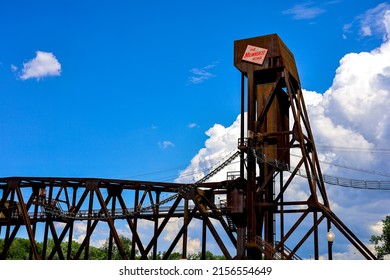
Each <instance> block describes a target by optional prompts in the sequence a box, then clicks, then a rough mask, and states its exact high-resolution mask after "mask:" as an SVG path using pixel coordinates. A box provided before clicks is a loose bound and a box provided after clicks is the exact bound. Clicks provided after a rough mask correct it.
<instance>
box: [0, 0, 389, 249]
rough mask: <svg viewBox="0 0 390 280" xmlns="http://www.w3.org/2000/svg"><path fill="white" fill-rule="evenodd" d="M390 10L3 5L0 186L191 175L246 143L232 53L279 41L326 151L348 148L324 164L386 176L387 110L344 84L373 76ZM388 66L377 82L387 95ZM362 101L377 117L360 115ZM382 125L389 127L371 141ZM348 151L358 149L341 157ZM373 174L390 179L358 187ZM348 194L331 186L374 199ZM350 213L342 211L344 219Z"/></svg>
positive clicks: (311, 5) (334, 5)
mask: <svg viewBox="0 0 390 280" xmlns="http://www.w3.org/2000/svg"><path fill="white" fill-rule="evenodd" d="M388 9H389V10H390V5H389V4H388V3H387V2H384V1H374V0H369V1H368V0H367V1H365V0H363V1H352V0H339V1H337V0H336V1H302V2H300V1H295V2H292V1H251V2H250V3H249V2H246V1H203V0H200V1H194V2H190V1H188V2H185V3H184V2H183V1H154V0H152V1H98V0H94V1H40V0H37V1H18V0H15V1H2V2H1V3H0V26H1V28H0V39H1V44H0V116H1V117H0V133H1V137H0V162H1V164H0V167H1V168H0V177H7V176H42V177H43V176H53V177H102V178H118V179H135V180H150V181H174V180H175V179H177V178H178V177H179V175H180V172H182V173H183V170H187V171H188V172H190V174H191V170H192V171H194V170H195V167H194V164H195V165H196V162H195V161H194V159H197V160H198V163H199V162H201V161H202V159H199V157H202V156H203V157H204V158H205V157H207V156H209V155H214V157H213V160H211V163H209V164H214V163H216V162H218V160H219V159H220V158H222V157H223V156H225V155H226V152H227V151H228V150H229V149H228V147H226V149H224V150H223V151H222V150H218V148H216V147H212V148H210V147H209V146H208V145H209V144H210V142H212V141H211V140H212V139H227V138H228V140H226V141H230V142H232V143H236V141H237V140H236V139H237V137H238V136H237V137H235V136H234V137H231V136H230V135H229V132H230V128H232V127H233V126H234V125H233V124H234V122H235V120H236V118H237V116H238V115H239V113H240V104H239V102H240V73H239V71H238V70H237V69H235V68H234V66H233V42H234V40H238V39H244V38H248V37H255V36H261V35H266V34H270V33H277V34H278V35H279V36H280V37H281V38H282V40H283V41H284V42H285V43H286V44H287V46H288V47H289V48H290V50H291V51H292V52H293V53H294V55H295V59H296V62H297V66H298V70H299V75H300V79H301V83H302V87H303V88H304V89H305V90H306V93H307V98H308V102H307V104H308V106H309V107H310V108H309V109H308V110H309V113H310V114H311V115H313V116H314V120H312V122H313V127H314V128H313V130H314V135H315V139H317V140H318V143H319V148H320V147H321V145H322V146H323V147H325V146H327V145H329V143H330V141H333V140H334V139H339V140H340V139H341V140H340V141H339V142H337V141H334V142H332V143H331V144H330V146H332V147H333V149H332V150H326V149H324V150H322V151H320V152H321V155H322V156H323V158H322V159H323V161H324V162H325V163H334V164H336V163H337V164H338V165H343V166H348V167H352V168H355V169H359V170H371V171H372V170H375V172H382V173H384V172H388V170H389V169H388V168H389V164H388V163H386V162H387V161H386V158H388V155H389V154H388V153H389V149H390V133H387V132H388V131H390V130H389V129H388V128H389V127H390V126H388V125H387V124H388V123H389V122H390V121H388V120H389V119H390V116H389V117H387V115H386V113H384V112H387V111H388V110H387V109H388V107H386V106H388V104H387V103H386V102H382V103H380V104H378V106H379V107H380V105H382V107H380V110H379V109H378V110H376V109H375V108H377V107H375V106H374V105H375V102H372V100H373V99H374V100H375V96H374V97H373V96H370V95H369V94H368V95H363V94H361V92H360V88H354V89H353V90H352V91H350V93H349V94H346V93H344V92H345V91H343V89H345V88H346V86H347V84H348V81H349V78H348V77H351V75H350V76H348V75H347V74H348V73H353V70H354V69H355V70H356V69H360V68H361V69H363V68H364V67H365V66H364V65H368V64H367V63H366V62H365V61H364V57H366V56H364V55H360V54H364V53H368V54H370V55H373V54H374V52H375V50H378V49H380V48H381V50H383V52H384V50H385V43H386V42H387V35H388V30H387V29H386V24H384V23H383V21H384V13H385V11H387V10H388ZM382 47H383V48H382ZM355 57H356V58H359V59H360V58H361V60H358V59H356V60H354V58H355ZM386 58H387V56H386ZM342 59H343V60H342ZM353 61H358V62H356V64H353ZM367 61H373V60H372V59H371V60H370V58H368V60H367ZM380 61H381V62H384V60H383V59H382V60H380ZM354 65H355V66H354ZM388 65H389V66H390V60H389V62H388ZM385 66H386V65H385ZM385 66H383V67H382V68H381V69H380V70H378V71H377V72H375V73H374V74H375V75H374V74H373V76H372V77H383V78H381V79H380V81H382V82H383V83H384V84H386V82H387V81H388V79H387V77H388V72H386V71H387V70H388V68H386V67H385ZM373 68H374V66H372V67H371V68H370V69H373ZM345 69H346V70H345ZM386 69H387V70H386ZM344 70H345V71H344ZM347 70H348V71H347ZM382 70H383V71H382ZM385 70H386V71H385ZM367 71H368V70H367ZM381 71H382V72H381ZM352 76H353V75H352ZM366 76H367V75H366ZM354 77H357V78H359V77H361V76H359V75H357V74H356V75H354ZM362 77H365V76H364V75H363V76H362ZM359 79H360V78H359ZM359 79H358V80H359ZM378 79H379V78H378ZM360 80H361V79H360ZM375 81H376V80H375ZM378 81H379V80H378ZM351 84H352V82H351ZM375 85H379V82H378V83H377V84H375ZM387 85H389V84H387ZM372 89H374V84H373V83H372ZM373 92H374V90H373ZM376 92H380V93H381V96H382V97H383V96H385V97H387V96H390V95H389V92H388V91H385V90H384V89H382V88H380V87H379V86H378V90H377V91H376ZM360 95H361V96H362V98H365V99H358V98H357V99H356V103H354V102H348V100H349V101H351V98H352V99H353V98H354V97H356V96H360ZM377 100H381V99H377ZM370 102H371V103H370ZM355 104H357V105H356V106H355ZM362 104H364V105H369V104H373V107H370V111H367V112H366V111H365V110H363V112H364V113H365V114H361V113H358V112H360V111H362V110H361V108H360V107H359V106H360V105H362ZM317 105H318V106H317ZM347 105H350V107H351V108H349V107H348V106H347ZM348 108H349V109H350V110H349V109H348ZM353 108H355V109H356V111H354V110H352V109H353ZM367 108H368V107H367ZM359 110H360V111H359ZM324 112H325V113H324ZM380 118H382V119H380ZM372 122H374V123H375V124H378V125H379V124H380V126H378V127H377V130H375V131H374V129H373V130H370V129H371V128H372V126H370V123H372ZM324 127H327V128H329V129H328V130H326V129H323V128H324ZM381 132H382V133H381ZM222 135H224V136H223V137H222ZM226 135H228V136H229V137H227V136H226ZM340 135H341V136H340ZM370 135H371V136H370ZM331 136H332V138H330V137H331ZM213 137H214V138H213ZM220 137H222V138H220ZM345 139H349V140H350V141H352V140H354V141H355V142H353V143H354V144H356V145H353V143H347V142H348V141H347V142H345ZM343 141H344V142H343ZM216 142H217V143H218V141H216ZM230 142H229V143H230ZM219 143H221V142H219ZM347 144H348V146H352V147H353V148H352V151H351V150H349V151H346V150H345V149H344V150H343V149H342V148H343V147H345V145H347ZM223 145H224V144H222V146H223ZM362 145H363V146H362ZM226 146H229V145H227V144H226ZM229 147H230V148H231V149H234V146H233V147H231V146H229ZM362 147H363V148H364V149H365V150H364V151H366V153H365V152H362V151H361V150H358V148H362ZM207 149H208V150H207ZM211 150H212V151H211ZM202 151H203V152H202ZM379 151H382V152H381V153H380V152H379ZM368 152H369V153H370V154H369V155H367V154H368ZM359 156H360V157H359ZM204 158H203V160H204ZM374 158H375V160H374ZM209 161H210V160H209ZM384 162H385V163H384ZM198 165H200V164H198ZM198 167H199V166H198ZM324 168H325V170H326V171H328V172H329V173H333V174H335V175H339V174H343V175H345V174H348V172H349V171H350V169H349V171H345V170H343V171H341V170H340V169H338V168H336V165H329V164H328V165H326V166H325V167H324ZM367 174H369V176H370V179H378V180H379V179H380V180H386V178H387V177H385V178H383V177H377V176H373V174H371V173H359V174H357V175H355V174H351V175H350V176H359V177H360V178H366V175H367ZM348 175H349V174H348ZM374 175H375V174H374ZM367 176H368V175H367ZM347 192H350V191H349V190H347V191H344V190H343V193H342V194H341V191H339V190H334V189H332V190H330V197H331V199H332V194H334V197H335V198H340V197H344V196H345V197H349V198H350V197H359V198H362V197H367V195H366V194H363V193H362V194H361V195H356V193H352V194H350V195H347V194H346V193H347ZM379 193H380V194H379ZM379 193H378V192H377V193H376V194H375V195H374V194H373V195H371V194H370V197H371V200H370V201H368V202H367V205H368V206H367V207H368V208H370V209H371V210H372V211H371V212H369V213H368V214H367V216H369V219H368V220H367V225H366V227H365V228H360V226H359V227H358V229H357V230H358V231H359V232H362V235H364V237H365V238H366V239H367V238H369V236H370V234H373V233H374V231H372V230H371V228H372V226H373V225H375V223H377V222H379V221H380V220H381V219H383V218H384V215H386V213H387V214H388V213H389V212H390V211H389V209H388V208H387V209H386V208H385V207H383V208H381V209H378V208H377V207H375V205H374V204H375V203H378V197H381V198H383V199H389V195H388V194H387V193H386V194H384V192H379ZM356 200H357V201H356V203H361V200H358V199H357V198H356ZM386 202H388V200H386ZM349 203H351V199H345V200H342V201H336V199H335V202H334V205H335V208H336V209H341V210H340V212H341V213H345V214H344V215H345V216H346V218H348V217H351V215H350V214H347V213H349V212H348V211H347V210H346V209H344V208H346V207H347V206H346V205H347V204H348V205H349ZM370 203H372V204H370ZM338 207H339V208H338ZM348 209H350V211H355V210H356V209H355V208H353V207H349V208H348ZM367 211H370V210H369V209H367ZM354 213H355V212H354ZM351 222H354V223H355V222H356V220H351ZM347 224H348V223H347ZM344 249H345V248H340V251H341V250H344Z"/></svg>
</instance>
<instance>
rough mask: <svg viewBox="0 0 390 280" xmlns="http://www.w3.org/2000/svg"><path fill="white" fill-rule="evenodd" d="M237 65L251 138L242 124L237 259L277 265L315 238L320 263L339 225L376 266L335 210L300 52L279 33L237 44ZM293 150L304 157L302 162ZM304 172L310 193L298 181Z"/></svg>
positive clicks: (235, 209)
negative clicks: (270, 261) (277, 256)
mask: <svg viewBox="0 0 390 280" xmlns="http://www.w3.org/2000/svg"><path fill="white" fill-rule="evenodd" d="M234 65H235V67H236V68H237V69H238V70H239V71H240V72H241V74H242V78H241V116H243V113H244V111H245V106H244V105H245V104H246V106H247V135H245V131H244V118H241V119H242V120H241V138H240V140H239V149H240V150H241V168H240V169H241V170H240V175H241V176H240V177H241V178H244V177H245V178H246V180H245V183H244V184H241V186H239V187H235V189H233V190H231V191H230V192H228V202H229V203H230V205H229V207H230V208H231V216H232V219H233V220H234V221H235V222H236V225H237V227H238V232H237V244H238V245H237V258H239V259H244V258H248V259H261V258H265V259H272V258H274V256H275V254H276V253H278V254H282V255H283V259H292V258H293V257H294V255H295V254H296V252H297V250H298V249H299V248H300V247H301V246H303V244H304V243H305V242H306V241H307V240H311V238H312V242H310V245H311V244H314V253H313V255H314V258H315V259H319V244H321V241H322V240H323V239H325V241H326V233H327V232H328V231H329V230H331V228H332V226H334V227H335V228H337V229H338V231H339V232H340V233H341V234H342V235H344V236H345V237H346V238H347V239H348V240H349V241H350V242H351V243H352V244H353V245H354V246H355V247H356V249H357V250H358V251H360V252H361V254H362V255H363V256H364V257H365V258H367V259H375V256H374V255H373V254H372V253H371V252H370V250H368V248H366V246H365V245H364V244H363V243H362V242H361V241H360V240H359V239H358V238H357V237H356V236H355V235H354V234H353V233H352V231H351V230H349V229H348V227H347V226H346V225H345V224H344V223H343V222H342V221H341V220H340V219H339V218H338V217H337V216H336V215H335V214H334V213H333V212H332V211H331V209H330V205H329V201H328V197H327V193H326V190H325V184H324V180H323V176H322V173H321V169H320V165H319V161H318V155H317V151H316V146H315V142H314V138H313V134H312V130H311V128H310V122H309V118H308V114H307V111H306V106H305V102H304V98H303V94H302V90H301V85H300V80H299V76H298V71H297V67H296V63H295V59H294V55H293V54H292V52H291V51H290V50H289V49H288V48H287V46H286V45H285V44H284V43H283V41H282V40H281V39H280V38H279V36H278V35H276V34H271V35H266V36H261V37H255V38H249V39H243V40H237V41H235V42H234ZM245 84H246V86H245ZM245 87H246V90H245ZM245 94H246V96H247V99H246V102H245ZM292 150H294V155H295V154H299V155H300V156H299V158H298V160H295V157H294V162H293V161H292V160H291V159H290V151H292ZM245 154H246V157H245ZM245 158H246V161H245ZM293 166H294V167H293ZM302 171H303V172H304V174H305V176H306V177H307V182H305V185H307V189H305V190H304V192H301V189H300V187H299V185H297V184H294V182H295V181H293V179H294V178H295V177H297V176H296V175H297V174H298V172H302ZM284 174H288V175H289V176H285V175H284ZM301 180H302V179H301ZM300 185H301V183H300ZM298 193H299V194H300V197H299V199H298V198H297V197H298ZM302 193H306V194H307V197H306V198H304V199H302V195H301V194H302ZM287 216H289V219H288V220H287V219H286V217H287ZM322 224H324V225H322ZM298 229H299V230H298ZM321 229H322V230H323V231H325V233H324V234H323V235H320V231H321ZM302 232H303V234H302ZM320 237H321V239H320ZM306 243H308V242H306ZM306 243H305V244H306ZM322 243H323V242H322ZM287 245H288V248H289V249H287ZM325 247H326V244H325ZM328 250H330V252H331V243H329V244H328Z"/></svg>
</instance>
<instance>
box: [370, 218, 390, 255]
mask: <svg viewBox="0 0 390 280" xmlns="http://www.w3.org/2000/svg"><path fill="white" fill-rule="evenodd" d="M382 222H383V227H382V234H381V235H377V236H375V235H373V236H371V239H370V241H371V243H373V244H374V245H375V251H376V253H377V258H378V259H383V257H384V256H385V255H387V254H390V215H389V216H386V218H385V219H384V220H382Z"/></svg>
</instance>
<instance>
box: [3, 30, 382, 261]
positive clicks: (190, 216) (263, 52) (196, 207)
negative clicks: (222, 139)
mask: <svg viewBox="0 0 390 280" xmlns="http://www.w3.org/2000/svg"><path fill="white" fill-rule="evenodd" d="M234 65H235V66H236V68H237V69H238V70H239V71H240V72H241V116H243V115H244V112H245V108H244V107H245V105H244V104H247V116H248V118H247V130H248V131H247V135H246V136H245V131H244V119H243V118H241V133H240V134H241V135H240V139H239V141H238V147H237V148H238V151H237V152H235V153H234V154H233V155H232V156H231V157H230V158H228V159H227V160H226V161H225V162H223V163H222V164H221V165H220V166H218V167H217V168H215V169H214V170H213V171H212V172H211V173H210V174H209V175H207V176H206V177H204V178H203V179H202V180H199V181H198V182H195V183H193V184H177V183H164V182H145V181H131V180H113V179H100V178H47V177H42V178H37V177H34V178H32V177H8V178H0V236H4V237H5V238H4V246H3V248H0V259H6V258H7V254H8V252H9V249H10V247H11V245H12V243H13V241H14V240H15V238H16V237H17V236H19V235H23V234H25V235H26V236H27V237H28V240H29V245H30V256H29V258H30V259H55V258H58V259H89V256H90V247H91V243H92V240H93V238H94V236H95V234H96V232H97V227H98V225H99V226H100V225H103V226H105V227H106V228H107V230H106V234H107V236H106V237H107V240H108V248H107V256H108V259H112V257H113V253H114V250H118V252H119V254H120V257H121V258H122V259H135V258H136V257H139V258H141V259H156V258H157V254H158V252H159V251H161V248H159V246H160V244H161V243H162V242H161V241H163V236H164V232H165V231H167V229H168V223H169V222H170V221H173V219H180V220H181V224H180V226H179V228H178V229H177V230H176V231H175V232H174V234H173V235H172V234H171V235H170V236H171V237H172V239H171V240H170V241H169V245H168V248H166V250H164V252H165V253H164V256H163V259H168V258H169V256H170V255H171V253H172V252H174V251H177V250H179V251H180V252H181V254H182V257H183V258H186V257H187V255H188V247H189V241H190V233H191V234H192V233H194V231H197V232H198V235H199V236H200V242H201V257H202V259H205V258H206V252H207V245H208V242H209V241H208V238H210V237H211V241H210V242H212V243H213V244H216V245H217V247H218V248H219V249H220V251H221V252H222V254H223V255H224V256H225V258H226V259H258V260H262V259H287V260H292V259H300V257H299V252H301V251H300V250H301V249H302V250H311V252H312V255H313V256H314V258H315V259H319V258H320V253H321V252H322V253H324V252H328V256H329V259H331V258H332V244H331V242H327V243H326V241H325V242H323V241H321V238H320V233H321V232H325V234H326V232H328V231H329V230H331V229H332V228H336V229H337V230H338V232H339V233H340V234H341V236H343V237H344V238H345V239H346V240H347V241H349V242H350V244H352V246H354V247H355V248H356V250H357V251H358V252H359V253H360V254H361V255H362V256H363V257H364V258H366V259H376V257H375V256H374V255H373V253H372V252H371V251H370V250H369V249H368V248H367V247H366V246H365V245H364V243H363V242H361V241H360V240H359V238H358V237H357V236H356V235H355V234H354V233H353V232H352V231H351V230H350V229H349V228H348V226H347V225H345V224H344V223H343V222H342V221H341V219H339V218H338V217H337V215H336V214H335V213H334V212H332V210H331V206H330V203H329V200H328V197H327V193H326V188H325V182H327V183H330V184H339V185H342V186H347V187H353V186H357V187H359V188H364V187H366V188H368V189H369V188H373V185H370V184H369V185H367V184H358V182H357V181H347V180H339V178H334V177H325V176H324V175H323V174H322V171H321V168H320V165H319V159H318V155H317V151H316V146H315V141H314V137H313V134H312V131H311V128H310V122H309V118H308V114H307V111H306V106H305V103H304V98H303V94H302V90H301V87H300V81H299V76H298V71H297V68H296V64H295V59H294V56H293V54H292V53H291V51H290V50H289V49H288V48H287V46H286V45H285V44H284V43H283V42H282V41H281V39H280V38H279V37H278V36H277V35H276V34H271V35H266V36H261V37H255V38H248V39H244V40H238V41H235V42H234ZM245 85H246V86H245ZM245 88H246V90H245ZM245 96H246V97H247V101H246V102H245ZM292 149H298V150H299V151H300V156H298V159H297V164H296V166H295V167H291V166H290V150H292ZM237 157H239V158H240V171H239V174H238V175H237V176H230V177H228V179H227V180H225V181H221V182H214V183H210V182H206V181H207V180H208V179H209V178H210V177H212V176H213V175H214V174H216V173H217V172H219V171H221V170H222V169H223V168H224V167H226V166H227V165H229V164H230V163H231V162H232V161H233V160H234V159H235V158H237ZM286 175H287V176H286ZM297 176H304V177H305V178H306V182H307V189H306V190H304V191H302V190H301V189H300V188H299V186H298V187H297V185H296V184H294V179H295V178H296V177H297ZM388 186H389V185H388V184H377V185H375V187H378V188H379V189H383V188H388ZM297 193H299V199H298V198H297V197H298V196H297V195H296V194H297ZM144 221H148V222H149V224H150V225H151V227H150V228H151V229H150V232H149V234H144V233H143V232H142V233H141V228H142V223H143V222H144ZM122 222H124V223H125V226H123V224H122ZM80 223H82V227H85V232H84V234H83V235H81V236H83V239H82V240H81V246H80V247H79V248H78V250H77V252H72V243H74V239H75V235H76V233H78V232H77V231H78V229H79V228H80ZM190 230H191V232H190ZM124 231H125V232H124ZM122 234H125V235H126V237H129V238H130V239H131V248H130V253H129V254H128V253H127V251H128V249H129V248H125V246H124V244H123V243H122V241H121V238H120V235H122ZM51 240H52V241H53V242H54V246H49V241H51ZM39 241H42V244H43V247H42V249H38V246H37V242H39ZM64 243H65V244H67V249H64V248H63V247H62V246H63V244H64ZM114 245H115V246H114ZM303 248H304V249H303ZM164 249H165V248H164ZM137 254H138V256H137Z"/></svg>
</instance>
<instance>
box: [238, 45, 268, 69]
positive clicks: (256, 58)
mask: <svg viewBox="0 0 390 280" xmlns="http://www.w3.org/2000/svg"><path fill="white" fill-rule="evenodd" d="M267 51H268V50H267V49H263V48H259V47H255V46H251V45H248V46H247V47H246V50H245V53H244V55H243V56H242V60H245V61H248V62H252V63H256V64H259V65H262V64H263V62H264V59H265V56H266V55H267Z"/></svg>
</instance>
